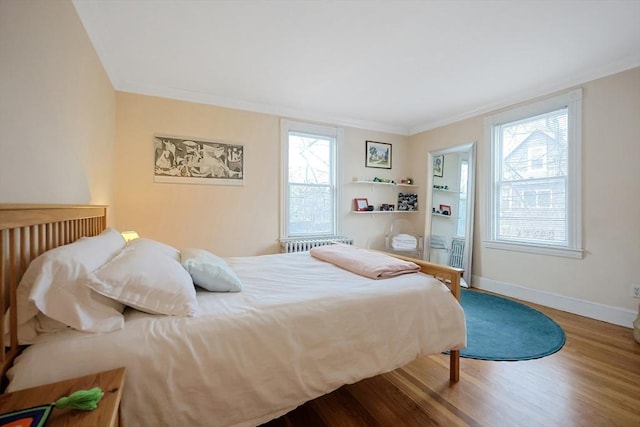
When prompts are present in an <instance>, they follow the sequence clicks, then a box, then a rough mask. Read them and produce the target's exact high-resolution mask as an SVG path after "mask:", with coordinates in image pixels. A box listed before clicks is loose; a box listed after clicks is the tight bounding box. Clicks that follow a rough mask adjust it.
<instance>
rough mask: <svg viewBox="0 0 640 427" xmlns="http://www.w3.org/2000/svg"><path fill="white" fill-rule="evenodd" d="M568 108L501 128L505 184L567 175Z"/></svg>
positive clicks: (500, 136) (502, 178) (500, 138)
mask: <svg viewBox="0 0 640 427" xmlns="http://www.w3.org/2000/svg"><path fill="white" fill-rule="evenodd" d="M567 118H568V110H567V108H566V107H565V108H561V109H559V110H555V111H551V112H549V113H546V114H541V115H539V116H535V117H531V118H529V119H525V120H520V121H517V122H511V123H506V124H504V125H501V126H499V127H498V128H499V136H498V138H499V145H500V146H499V150H500V152H501V153H502V156H501V159H500V160H501V161H502V174H501V180H502V181H512V180H522V179H534V178H547V177H557V176H566V175H567V164H568V149H567V148H568V147H567V131H568V127H567Z"/></svg>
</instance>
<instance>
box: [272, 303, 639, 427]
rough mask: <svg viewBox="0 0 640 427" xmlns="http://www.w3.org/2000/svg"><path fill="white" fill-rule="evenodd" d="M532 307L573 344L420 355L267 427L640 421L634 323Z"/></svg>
mask: <svg viewBox="0 0 640 427" xmlns="http://www.w3.org/2000/svg"><path fill="white" fill-rule="evenodd" d="M526 304H527V305H529V306H531V307H534V308H536V309H537V310H539V311H541V312H543V313H545V314H547V315H548V316H549V317H551V318H553V319H554V320H555V321H556V322H558V324H560V325H561V326H562V328H563V329H564V331H565V333H566V336H567V342H566V344H565V346H564V347H563V348H562V349H561V350H560V351H559V352H557V353H555V354H553V355H551V356H548V357H545V358H542V359H537V360H529V361H520V362H488V361H481V360H473V359H465V358H463V359H462V360H461V362H460V365H461V371H460V382H459V383H457V384H454V385H450V384H449V380H448V378H449V375H448V369H449V365H448V357H447V356H445V355H433V356H426V357H422V358H420V359H418V360H416V361H414V362H412V363H410V364H409V365H407V366H405V367H403V368H400V369H397V370H395V371H393V372H390V373H387V374H383V375H379V376H377V377H374V378H370V379H366V380H363V381H360V382H358V383H355V384H351V385H348V386H344V387H341V388H340V389H338V390H336V391H334V392H333V393H330V394H327V395H325V396H322V397H319V398H317V399H315V400H312V401H310V402H307V403H306V404H304V405H302V406H300V407H298V408H297V409H295V410H294V411H292V412H290V413H288V414H286V415H285V416H283V417H281V418H278V419H276V420H273V421H271V422H269V423H267V424H265V425H264V427H281V426H305V427H307V426H309V427H312V426H318V427H320V426H341V427H342V426H344V427H348V426H367V427H369V426H393V427H395V426H500V427H502V426H563V427H564V426H607V427H609V426H624V427H631V426H640V344H638V343H636V342H635V341H634V339H633V331H632V330H631V329H628V328H623V327H620V326H616V325H611V324H609V323H604V322H599V321H597V320H592V319H588V318H585V317H581V316H577V315H573V314H569V313H565V312H562V311H558V310H554V309H550V308H546V307H542V306H538V305H535V304H529V303H526Z"/></svg>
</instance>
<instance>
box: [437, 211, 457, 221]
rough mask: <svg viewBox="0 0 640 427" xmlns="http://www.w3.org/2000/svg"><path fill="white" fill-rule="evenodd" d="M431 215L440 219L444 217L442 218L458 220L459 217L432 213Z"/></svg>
mask: <svg viewBox="0 0 640 427" xmlns="http://www.w3.org/2000/svg"><path fill="white" fill-rule="evenodd" d="M431 215H433V216H439V217H442V218H449V219H458V217H455V216H451V215H442V214H439V213H435V212H431Z"/></svg>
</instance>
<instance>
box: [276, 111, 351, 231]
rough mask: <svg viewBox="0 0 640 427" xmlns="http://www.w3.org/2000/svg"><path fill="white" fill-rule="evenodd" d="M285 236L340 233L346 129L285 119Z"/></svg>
mask: <svg viewBox="0 0 640 427" xmlns="http://www.w3.org/2000/svg"><path fill="white" fill-rule="evenodd" d="M281 137H282V162H281V163H282V189H281V194H282V197H281V201H282V207H281V238H283V239H286V238H294V237H326V236H336V235H338V233H339V231H340V230H339V229H340V227H339V221H338V206H339V204H338V202H339V200H340V188H339V186H338V185H337V183H338V182H339V181H338V175H339V173H338V172H339V167H338V151H339V150H338V147H339V144H340V141H341V139H342V130H341V129H338V128H334V127H328V126H319V125H312V124H308V123H300V122H293V121H289V120H282V122H281Z"/></svg>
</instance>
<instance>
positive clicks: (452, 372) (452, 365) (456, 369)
mask: <svg viewBox="0 0 640 427" xmlns="http://www.w3.org/2000/svg"><path fill="white" fill-rule="evenodd" d="M449 381H450V382H452V383H457V382H458V381H460V350H451V351H450V352H449Z"/></svg>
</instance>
